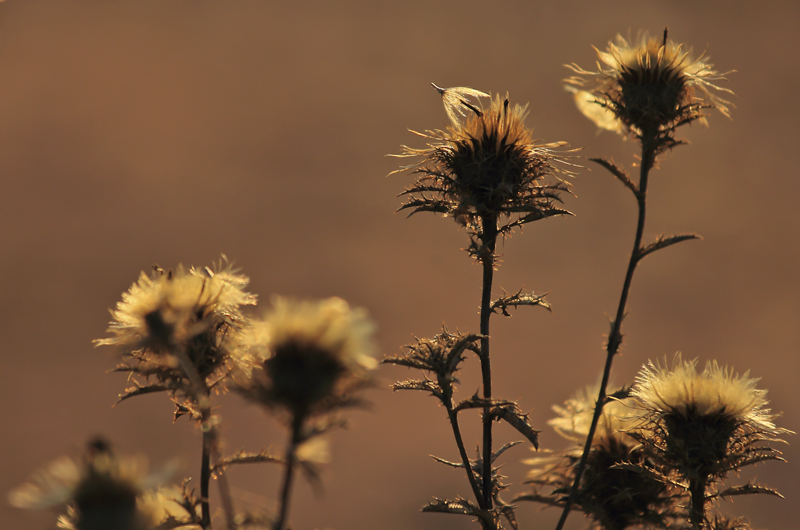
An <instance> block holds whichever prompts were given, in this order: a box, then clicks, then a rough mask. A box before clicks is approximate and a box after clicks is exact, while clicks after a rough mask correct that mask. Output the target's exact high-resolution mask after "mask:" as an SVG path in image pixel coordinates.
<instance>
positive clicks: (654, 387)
mask: <svg viewBox="0 0 800 530" xmlns="http://www.w3.org/2000/svg"><path fill="white" fill-rule="evenodd" d="M696 365H697V360H696V359H695V360H691V361H683V360H682V359H681V355H680V354H677V355H676V356H675V359H674V361H673V363H672V367H671V368H670V367H669V365H668V363H666V361H665V363H664V365H663V366H662V365H661V363H659V362H656V363H653V362H652V361H650V363H649V364H648V366H645V367H643V368H642V370H641V371H640V372H639V374H638V375H637V376H636V384H635V386H634V387H633V389H632V391H631V395H633V396H635V397H637V398H638V399H639V400H641V402H642V404H643V406H644V407H645V409H648V410H651V411H654V412H656V413H658V414H662V415H677V416H682V417H709V416H717V417H719V418H721V419H724V420H728V421H729V422H731V423H732V424H734V425H737V426H738V425H744V426H748V427H752V428H755V429H757V430H760V431H764V432H770V433H779V432H785V431H784V430H783V429H778V428H777V427H776V426H775V424H774V423H773V421H772V420H773V419H774V418H775V417H776V415H775V414H770V410H769V409H768V408H766V406H767V404H768V401H767V397H766V396H767V391H766V390H760V389H758V388H756V383H757V382H758V379H754V378H751V377H749V375H750V372H749V371H748V372H745V373H744V374H743V375H741V376H740V375H738V374H735V373H734V372H733V370H732V369H730V368H728V367H725V368H722V367H720V365H719V364H718V363H717V362H716V361H711V362H708V363H706V366H705V369H704V370H703V371H702V372H701V373H697V369H696Z"/></svg>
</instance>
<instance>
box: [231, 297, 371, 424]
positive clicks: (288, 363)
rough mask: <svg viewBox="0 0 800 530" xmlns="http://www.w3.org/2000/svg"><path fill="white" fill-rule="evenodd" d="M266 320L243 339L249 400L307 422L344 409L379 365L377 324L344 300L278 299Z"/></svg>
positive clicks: (245, 390)
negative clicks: (356, 388) (353, 392)
mask: <svg viewBox="0 0 800 530" xmlns="http://www.w3.org/2000/svg"><path fill="white" fill-rule="evenodd" d="M272 304H273V307H272V309H271V310H270V311H268V312H267V314H266V315H265V316H264V318H263V320H253V321H252V322H251V324H250V326H248V327H247V328H246V329H244V330H243V332H242V334H241V336H240V345H241V347H242V350H243V351H244V352H247V354H248V355H247V357H245V358H244V359H243V361H244V365H245V366H244V369H243V376H242V381H238V383H239V385H240V387H241V388H240V390H241V391H242V392H243V393H244V394H245V395H246V396H247V397H249V398H250V399H253V400H254V401H257V402H260V403H263V404H265V405H268V406H271V407H272V406H278V407H280V408H283V409H286V410H289V411H290V412H291V413H292V415H293V416H294V417H304V416H306V415H308V414H310V413H314V412H321V411H324V410H328V409H329V408H333V407H335V406H339V405H341V404H343V401H344V400H346V399H347V398H348V397H349V392H350V391H351V390H352V389H353V387H352V385H353V384H354V383H358V382H363V381H364V380H365V378H366V374H367V371H368V370H370V369H372V368H374V367H375V366H376V365H377V361H376V360H375V358H374V353H375V345H374V342H373V335H374V332H375V325H374V323H373V322H372V320H371V319H369V317H368V316H367V313H366V311H365V310H364V309H351V308H350V306H349V305H348V304H347V302H345V301H344V300H342V299H341V298H328V299H326V300H320V301H299V300H292V299H288V298H282V297H274V298H273V300H272Z"/></svg>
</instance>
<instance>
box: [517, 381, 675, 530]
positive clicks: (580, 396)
mask: <svg viewBox="0 0 800 530" xmlns="http://www.w3.org/2000/svg"><path fill="white" fill-rule="evenodd" d="M598 390H599V384H597V385H594V386H593V387H588V388H586V389H585V390H583V391H581V392H578V393H577V394H576V395H575V396H574V397H573V398H571V399H569V400H568V401H567V402H566V403H565V404H564V405H563V406H558V405H556V406H553V410H554V411H555V412H556V413H557V414H558V417H556V418H553V419H551V420H550V421H548V424H549V425H551V426H552V427H553V428H554V429H555V430H556V432H558V434H560V435H561V436H563V437H564V438H567V439H568V440H572V441H574V442H575V443H576V445H575V446H574V447H573V448H571V449H569V450H567V451H565V452H564V453H562V454H556V455H553V456H549V457H548V456H546V457H537V458H532V459H529V460H527V461H526V463H528V464H530V465H533V466H535V467H534V469H533V470H531V472H530V473H529V477H530V480H529V481H528V483H529V484H533V485H534V492H533V493H532V494H528V495H521V496H519V497H517V498H516V499H515V501H516V500H530V501H534V502H540V503H543V504H546V505H550V506H559V507H563V506H564V503H565V501H566V497H567V495H568V494H569V491H570V488H571V486H572V484H573V482H574V479H575V471H576V468H577V466H578V463H579V461H580V458H581V454H582V450H583V446H582V442H583V441H584V440H585V439H586V436H587V434H588V433H589V428H590V425H591V422H592V416H593V414H594V409H595V402H594V397H593V396H595V395H596V394H597V392H598ZM619 394H620V395H624V394H625V392H619ZM639 423H640V418H639V415H638V410H637V408H636V405H635V404H634V400H633V399H631V398H627V397H621V398H620V399H614V398H609V401H608V402H607V403H606V405H605V407H603V412H602V415H601V417H600V421H599V423H598V426H597V430H596V432H595V436H594V438H593V441H592V447H591V451H590V453H589V457H588V459H587V463H586V468H585V471H584V474H583V479H582V481H581V484H580V487H579V489H578V491H577V492H576V494H575V497H574V506H573V509H578V510H580V511H583V512H584V513H585V514H586V515H587V516H588V517H590V518H591V519H592V520H593V527H597V528H604V529H606V530H623V529H625V528H629V527H632V526H637V525H643V524H649V525H653V526H657V527H666V526H667V524H668V523H669V522H670V521H672V520H674V519H675V517H676V513H677V512H676V510H675V508H676V499H677V493H676V492H675V491H674V488H671V487H670V486H669V485H668V483H667V482H666V481H663V480H659V479H657V478H655V477H656V476H657V475H658V474H660V470H659V469H657V466H656V465H655V464H654V462H653V460H652V459H651V458H649V457H648V456H647V455H646V454H645V452H644V451H643V450H642V446H641V445H640V444H639V443H638V442H637V441H636V440H634V438H632V437H631V436H629V435H628V432H631V431H635V430H636V431H637V432H641V431H640V430H638V429H639ZM637 466H638V467H640V468H641V469H636V467H637ZM542 488H546V489H547V490H549V493H548V492H543V491H542Z"/></svg>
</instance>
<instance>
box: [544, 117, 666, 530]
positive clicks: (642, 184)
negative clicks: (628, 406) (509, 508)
mask: <svg viewBox="0 0 800 530" xmlns="http://www.w3.org/2000/svg"><path fill="white" fill-rule="evenodd" d="M655 142H656V133H655V132H653V133H651V134H647V133H645V134H643V135H642V161H641V167H640V172H639V187H638V192H636V202H637V203H638V205H639V220H638V222H637V225H636V238H635V239H634V242H633V251H632V252H631V257H630V260H629V261H628V271H627V273H626V274H625V282H624V283H623V284H622V294H621V295H620V300H619V306H618V307H617V314H616V317H615V318H614V323H613V325H612V327H611V333H609V335H608V342H607V344H606V354H607V355H606V364H605V368H604V369H603V380H602V382H601V383H600V392H599V393H598V395H597V402H596V403H595V407H594V415H593V416H592V425H591V426H590V427H589V434H588V435H587V436H586V445H584V447H583V454H581V460H580V463H579V464H578V469H577V471H576V472H575V480H574V481H573V483H572V488H571V489H570V493H569V497H568V498H567V502H566V504H565V505H564V511H563V512H562V513H561V518H560V519H559V520H558V524H557V525H556V530H562V528H564V523H566V522H567V517H568V516H569V512H570V511H571V509H572V505H573V504H574V503H575V496H576V495H577V492H578V487H579V486H580V483H581V478H582V477H583V471H584V469H586V461H587V460H588V458H589V452H590V451H591V449H592V440H593V439H594V433H595V431H596V430H597V423H598V421H599V420H600V414H601V413H602V411H603V405H605V402H606V397H607V396H606V388H607V387H608V379H609V376H610V374H611V363H612V362H613V360H614V356H615V355H616V354H617V352H618V351H619V347H620V345H621V344H622V333H621V329H622V320H623V319H624V318H625V305H626V303H627V302H628V292H629V291H630V288H631V282H632V280H633V273H634V271H635V270H636V265H637V264H638V263H639V260H640V259H641V255H640V251H641V245H642V236H643V234H644V221H645V213H646V206H647V177H648V175H649V174H650V170H651V169H652V168H653V163H654V162H655V155H656V143H655Z"/></svg>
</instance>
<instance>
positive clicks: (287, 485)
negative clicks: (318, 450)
mask: <svg viewBox="0 0 800 530" xmlns="http://www.w3.org/2000/svg"><path fill="white" fill-rule="evenodd" d="M303 418H304V415H302V414H295V416H294V418H293V419H292V433H291V435H290V437H289V444H288V445H287V448H286V469H285V470H284V474H283V486H281V501H280V502H281V504H280V507H279V509H278V510H279V511H278V520H277V521H275V527H274V528H275V530H284V528H285V527H286V518H287V516H288V515H289V495H290V492H291V489H292V479H293V478H294V465H295V463H296V462H297V446H298V445H300V438H301V430H302V427H303Z"/></svg>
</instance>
